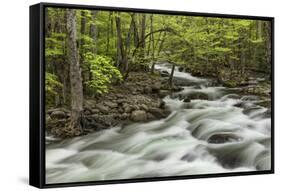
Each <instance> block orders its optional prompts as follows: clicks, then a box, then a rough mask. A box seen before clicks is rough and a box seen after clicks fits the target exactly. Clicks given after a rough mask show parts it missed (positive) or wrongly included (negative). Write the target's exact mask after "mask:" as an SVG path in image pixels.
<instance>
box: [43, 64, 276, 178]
mask: <svg viewBox="0 0 281 191" xmlns="http://www.w3.org/2000/svg"><path fill="white" fill-rule="evenodd" d="M156 69H157V70H161V71H167V72H170V67H169V66H167V65H157V66H156ZM174 75H175V78H176V79H182V80H185V81H187V82H188V83H189V84H192V85H189V86H184V87H183V88H184V89H183V90H182V91H181V92H177V93H174V94H173V95H172V96H167V97H165V98H164V99H163V100H164V101H165V102H166V105H167V106H168V107H169V108H170V109H171V110H172V113H171V114H170V115H169V116H168V117H167V118H165V119H161V120H156V121H152V122H148V123H135V124H131V125H128V126H126V127H123V128H121V127H113V128H110V129H108V130H104V131H100V132H96V133H92V134H89V135H86V136H83V137H77V138H73V139H71V140H64V141H59V140H57V139H55V138H52V137H48V139H47V140H46V143H47V144H46V182H47V183H63V182H83V181H97V180H114V179H129V178H143V177H163V176H180V175H194V174H212V173H224V172H242V171H255V170H269V169H270V168H271V158H270V157H271V154H270V152H271V150H270V149H271V145H270V144H271V136H270V135H271V119H270V116H268V115H267V114H266V113H267V108H264V107H261V106H259V105H258V103H259V101H260V100H259V99H258V97H256V96H251V95H248V96H241V95H238V94H235V89H228V88H224V87H220V86H218V87H214V86H209V85H208V84H211V83H210V80H208V79H202V78H197V77H194V76H192V75H190V74H188V73H184V72H179V71H178V69H177V68H176V71H175V73H174ZM198 92H199V93H201V94H206V95H207V96H208V98H209V99H208V100H202V99H193V100H191V101H190V102H188V103H185V102H184V101H183V97H186V96H188V95H190V94H194V93H198ZM238 106H239V107H238Z"/></svg>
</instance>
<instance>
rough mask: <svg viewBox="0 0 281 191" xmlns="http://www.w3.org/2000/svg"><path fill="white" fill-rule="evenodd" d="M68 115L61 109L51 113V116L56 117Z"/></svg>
mask: <svg viewBox="0 0 281 191" xmlns="http://www.w3.org/2000/svg"><path fill="white" fill-rule="evenodd" d="M65 116H66V115H65V112H63V111H60V110H56V111H53V112H52V113H51V118H53V119H54V118H56V119H58V118H64V117H65Z"/></svg>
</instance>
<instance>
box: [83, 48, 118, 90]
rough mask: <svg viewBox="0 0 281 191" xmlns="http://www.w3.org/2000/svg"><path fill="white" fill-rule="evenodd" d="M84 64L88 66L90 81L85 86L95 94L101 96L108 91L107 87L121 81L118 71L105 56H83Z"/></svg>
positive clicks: (88, 54) (87, 54)
mask: <svg viewBox="0 0 281 191" xmlns="http://www.w3.org/2000/svg"><path fill="white" fill-rule="evenodd" d="M84 57H85V63H86V64H88V65H89V66H90V72H91V75H92V79H91V80H89V81H87V82H86V85H87V86H88V87H89V88H90V89H91V90H92V91H93V92H94V93H97V94H103V93H106V92H107V91H108V85H109V84H111V83H113V82H117V81H120V80H122V75H121V73H120V71H119V70H118V69H117V68H116V67H115V66H113V63H112V60H111V59H110V58H108V57H106V56H100V55H94V54H92V53H89V52H88V53H86V54H85V55H84Z"/></svg>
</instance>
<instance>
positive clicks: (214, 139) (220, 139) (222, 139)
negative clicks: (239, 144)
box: [207, 134, 240, 144]
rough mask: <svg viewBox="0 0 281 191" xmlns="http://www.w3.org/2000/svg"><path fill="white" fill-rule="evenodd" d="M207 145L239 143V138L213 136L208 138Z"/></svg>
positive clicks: (222, 135)
mask: <svg viewBox="0 0 281 191" xmlns="http://www.w3.org/2000/svg"><path fill="white" fill-rule="evenodd" d="M207 141H208V143H212V144H222V143H228V142H236V141H240V138H239V137H238V136H236V135H234V134H215V135H212V136H211V137H209V139H208V140H207Z"/></svg>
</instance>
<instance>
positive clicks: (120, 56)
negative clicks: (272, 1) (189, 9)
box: [45, 8, 271, 106]
mask: <svg viewBox="0 0 281 191" xmlns="http://www.w3.org/2000/svg"><path fill="white" fill-rule="evenodd" d="M46 15H47V16H46V26H45V30H46V39H45V41H46V43H45V44H46V53H45V54H46V72H47V75H46V89H47V91H48V92H50V93H48V95H49V96H50V98H48V100H47V106H58V105H66V106H67V105H71V104H70V103H71V100H72V97H73V96H74V95H72V94H71V91H70V90H71V87H73V84H72V82H71V80H73V76H70V75H72V73H73V72H74V71H73V70H75V71H76V70H77V68H76V69H74V68H73V66H78V65H74V64H73V63H79V70H80V71H81V77H79V76H78V77H77V76H76V75H79V74H78V72H77V71H76V72H75V74H74V79H75V76H76V78H77V79H78V78H81V83H82V86H83V87H82V89H83V92H82V94H83V95H84V96H86V97H87V96H98V95H100V94H103V93H105V92H107V91H108V87H109V86H110V85H111V84H114V83H120V82H122V81H126V79H127V77H128V75H129V73H130V71H141V72H150V73H154V65H155V63H157V62H167V61H168V62H170V63H172V64H173V65H180V66H181V67H182V68H184V69H185V70H186V71H187V72H191V73H193V74H195V75H204V76H213V77H216V78H217V79H218V80H219V81H221V82H224V81H227V80H231V83H230V84H229V85H233V86H235V85H236V84H237V82H238V81H239V82H241V81H243V80H244V79H246V78H247V77H248V76H249V75H250V74H252V73H253V72H259V73H262V74H263V75H264V76H266V77H268V78H269V75H270V71H271V26H270V22H268V21H261V20H246V19H226V18H211V17H192V16H172V15H160V14H143V13H130V12H110V11H97V10H76V11H75V12H74V13H73V14H72V15H69V14H68V12H67V10H66V9H59V8H48V10H47V14H46ZM69 16H71V17H75V18H76V22H75V23H73V24H72V27H75V28H76V29H75V28H73V30H74V31H72V32H73V33H76V39H73V38H69V37H70V36H71V35H72V37H73V34H72V33H70V31H69V29H68V28H67V25H66V23H69V22H70V20H69V19H70V18H69ZM70 46H72V48H70ZM75 46H76V48H75ZM74 54H75V55H77V57H76V58H74V56H73V55H74ZM77 79H76V80H77ZM170 79H171V80H170V82H171V85H172V79H173V78H172V76H171V77H170ZM79 89H80V88H79ZM82 94H80V93H79V95H81V96H82V97H83V95H82Z"/></svg>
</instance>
